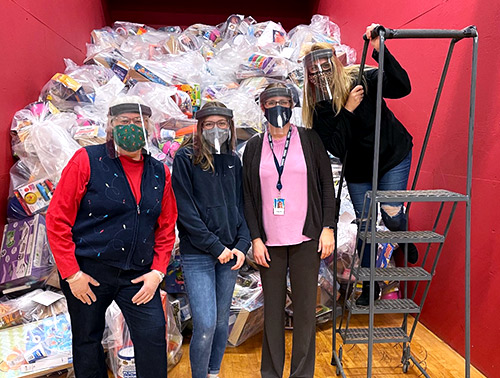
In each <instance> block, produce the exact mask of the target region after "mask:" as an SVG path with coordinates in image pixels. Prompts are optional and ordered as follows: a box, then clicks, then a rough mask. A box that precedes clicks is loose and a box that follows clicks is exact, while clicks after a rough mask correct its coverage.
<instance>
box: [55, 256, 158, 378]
mask: <svg viewBox="0 0 500 378" xmlns="http://www.w3.org/2000/svg"><path fill="white" fill-rule="evenodd" d="M78 263H79V264H80V269H81V270H82V271H83V272H84V273H87V274H89V275H91V276H92V277H93V278H95V279H96V280H97V282H99V283H100V286H92V285H90V287H91V289H92V291H93V292H94V294H95V295H96V297H97V301H96V302H94V303H92V304H91V305H90V306H89V305H87V304H85V303H83V302H81V301H80V300H78V299H77V298H75V297H74V296H73V294H72V293H71V290H70V288H69V285H68V283H66V281H64V280H61V289H62V291H63V293H64V295H65V296H66V299H67V301H68V311H69V315H70V317H71V331H72V334H73V366H74V369H75V375H76V378H108V372H107V371H108V370H107V367H106V362H105V359H104V351H103V348H102V345H101V341H102V336H103V332H104V326H105V314H106V309H107V308H108V306H109V305H110V304H111V302H112V301H113V300H114V301H115V302H116V303H117V304H118V306H119V307H120V309H121V310H122V312H123V316H124V317H125V321H126V322H127V325H128V327H129V330H130V337H131V339H132V342H133V344H134V353H135V366H136V370H137V378H165V377H166V376H167V346H166V341H165V335H166V333H165V315H164V312H163V308H162V304H161V298H160V292H159V290H157V292H156V294H155V296H154V297H153V299H152V300H151V301H149V302H148V303H146V304H143V305H140V306H137V305H136V304H134V303H132V297H133V296H134V295H135V294H136V293H137V292H138V291H139V289H140V288H141V287H142V283H139V284H132V283H131V282H130V280H132V279H134V278H137V277H139V276H141V275H142V274H144V273H146V272H147V271H146V272H138V271H130V270H129V271H126V270H121V269H117V268H113V267H111V266H108V265H105V264H103V263H101V262H98V261H95V260H91V259H82V258H79V259H78ZM148 271H149V270H148Z"/></svg>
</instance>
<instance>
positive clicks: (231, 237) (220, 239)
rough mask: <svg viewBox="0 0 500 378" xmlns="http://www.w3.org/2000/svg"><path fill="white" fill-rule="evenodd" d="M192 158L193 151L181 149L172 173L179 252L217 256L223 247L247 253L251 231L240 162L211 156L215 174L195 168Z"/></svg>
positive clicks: (224, 156) (228, 156)
mask: <svg viewBox="0 0 500 378" xmlns="http://www.w3.org/2000/svg"><path fill="white" fill-rule="evenodd" d="M192 156H194V154H193V150H192V148H189V147H183V148H180V149H179V150H178V151H177V153H176V154H175V159H174V165H173V171H172V187H173V189H174V193H175V198H176V200H177V207H178V212H179V215H178V218H177V228H178V230H179V238H180V251H181V253H183V254H203V253H210V254H212V255H213V256H214V257H218V256H219V255H220V254H221V253H222V252H223V251H224V247H227V248H229V249H233V248H236V249H238V250H240V251H241V252H243V253H246V252H247V251H248V248H250V232H249V231H248V227H247V224H246V221H245V216H244V205H243V189H242V169H241V161H240V159H239V158H238V156H236V155H234V154H220V155H219V154H217V155H213V158H214V161H213V164H214V168H215V172H214V171H212V169H209V170H206V171H204V170H203V169H202V168H201V167H200V166H199V165H195V164H194V163H193V160H192Z"/></svg>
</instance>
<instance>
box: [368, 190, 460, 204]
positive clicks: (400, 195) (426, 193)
mask: <svg viewBox="0 0 500 378" xmlns="http://www.w3.org/2000/svg"><path fill="white" fill-rule="evenodd" d="M367 193H368V194H367V196H368V198H371V197H372V195H373V193H372V191H371V190H370V191H368V192H367ZM468 199H469V197H468V196H466V195H464V194H461V193H455V192H450V191H449V190H445V189H433V190H377V195H376V197H375V200H376V201H377V202H464V201H468ZM395 200H396V201H395Z"/></svg>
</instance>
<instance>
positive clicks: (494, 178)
mask: <svg viewBox="0 0 500 378" xmlns="http://www.w3.org/2000/svg"><path fill="white" fill-rule="evenodd" d="M317 13H320V14H327V15H329V16H330V18H331V19H332V20H333V21H334V22H336V23H337V24H338V25H339V26H340V28H341V31H342V37H343V38H342V40H343V42H344V43H347V44H348V45H351V46H353V47H356V48H357V49H358V53H360V52H361V48H362V40H361V35H362V33H363V31H364V30H365V27H366V26H367V25H369V24H370V23H372V22H377V23H380V24H382V25H384V26H386V27H389V28H394V29H398V28H400V29H403V28H407V29H419V28H422V29H425V28H428V29H439V28H442V29H462V28H464V27H466V26H468V25H471V24H474V25H476V26H477V28H478V33H479V63H478V83H477V106H476V123H475V141H474V142H475V147H474V165H473V194H472V222H473V223H472V263H471V271H472V295H471V303H472V312H471V314H472V318H471V320H472V331H471V333H472V343H471V351H472V352H471V353H472V363H473V364H474V365H475V366H476V367H477V368H479V369H480V370H481V371H482V372H484V374H486V375H487V376H490V377H493V376H498V367H499V366H500V354H498V353H496V352H494V351H498V337H499V336H500V326H499V324H500V323H499V322H498V319H497V316H498V313H497V312H498V309H500V295H499V294H500V293H499V287H500V274H499V267H500V253H499V252H500V248H499V245H500V237H499V232H497V231H498V224H499V221H498V213H499V212H500V206H499V202H498V193H499V187H500V177H499V172H500V169H499V168H498V165H497V164H498V161H500V139H499V136H500V129H499V125H500V112H499V111H498V106H499V104H500V96H499V94H498V85H499V84H500V70H498V62H499V60H500V48H499V44H498V43H497V42H496V41H495V40H494V38H495V34H494V33H493V32H494V30H498V25H500V3H499V2H498V1H497V0H482V1H481V0H470V1H447V0H421V1H419V2H416V1H415V2H412V1H405V2H404V6H402V2H401V1H399V0H385V1H380V2H373V1H366V0H350V1H344V0H342V1H341V0H337V1H331V0H319V1H318V10H317ZM448 44H449V41H445V40H390V41H388V42H387V46H388V47H389V49H390V50H391V52H393V53H394V54H395V55H396V57H397V58H398V60H399V61H400V63H401V64H402V65H403V67H405V68H406V69H407V71H408V73H409V75H410V78H411V80H412V86H413V91H412V93H411V95H409V96H408V97H406V98H405V99H401V100H397V101H392V102H391V103H390V106H391V108H392V109H393V110H394V112H395V113H396V115H397V116H398V118H399V119H400V120H401V121H402V122H403V124H405V125H406V126H407V128H408V130H409V131H410V132H411V134H412V135H413V136H414V142H415V148H414V155H413V156H414V162H413V166H415V165H416V162H417V156H418V153H419V152H420V147H421V144H422V140H423V137H424V133H425V128H426V126H427V122H428V118H429V115H430V110H431V107H432V103H433V99H434V94H435V92H436V88H437V85H438V81H439V76H440V74H441V70H442V66H443V63H444V59H445V57H446V52H447V46H448ZM471 47H472V42H471V40H463V41H460V42H459V43H457V45H456V47H455V53H454V56H453V59H452V63H451V66H450V70H449V75H448V79H447V82H446V84H445V87H444V92H443V96H442V100H441V104H440V108H439V110H438V114H437V117H436V123H435V128H434V130H435V132H434V135H433V136H431V140H430V144H429V148H428V152H427V155H426V158H425V161H424V165H423V171H422V174H421V177H420V179H419V185H418V187H419V188H440V187H444V188H448V189H451V190H457V191H460V192H462V193H464V192H465V184H466V179H465V174H466V170H465V168H466V167H465V163H466V160H465V158H466V140H467V114H468V98H469V97H468V96H469V93H468V84H469V81H470V66H471V50H472V48H471ZM371 63H372V64H373V61H372V62H371ZM417 209H418V211H417ZM421 209H422V210H421ZM411 211H412V213H411V215H410V222H411V227H412V228H414V229H425V228H428V227H429V225H430V224H429V223H428V221H429V220H430V217H429V215H428V214H426V213H424V210H423V208H422V207H421V206H420V207H417V206H415V208H414V209H412V210H411ZM426 222H427V223H426ZM464 248H465V206H464V205H461V206H459V207H458V209H457V214H456V215H455V218H454V220H453V225H452V228H451V231H450V235H449V236H448V239H447V241H446V242H445V244H444V249H443V254H442V256H441V259H440V261H439V265H438V268H437V273H436V276H435V278H434V279H433V282H432V285H431V290H430V293H429V297H428V298H427V302H426V303H425V306H424V309H423V314H422V318H421V319H422V322H423V323H424V324H425V325H426V326H427V327H428V328H430V329H431V330H432V331H433V332H434V333H435V334H437V335H438V336H439V337H440V338H441V339H443V340H444V341H445V342H447V343H448V344H449V345H451V346H452V347H453V348H454V349H456V350H457V351H459V352H460V353H461V354H462V355H463V352H464V266H465V260H464ZM423 249H424V248H420V250H421V254H422V253H423Z"/></svg>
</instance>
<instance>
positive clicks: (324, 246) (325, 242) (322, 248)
mask: <svg viewBox="0 0 500 378" xmlns="http://www.w3.org/2000/svg"><path fill="white" fill-rule="evenodd" d="M334 248H335V237H334V236H333V230H332V229H331V228H323V231H321V235H320V237H319V244H318V253H319V252H321V258H322V259H325V258H327V257H328V256H330V255H331V254H332V252H333V249H334Z"/></svg>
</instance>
